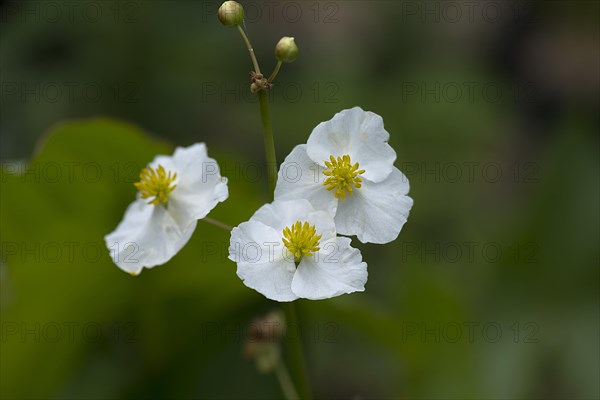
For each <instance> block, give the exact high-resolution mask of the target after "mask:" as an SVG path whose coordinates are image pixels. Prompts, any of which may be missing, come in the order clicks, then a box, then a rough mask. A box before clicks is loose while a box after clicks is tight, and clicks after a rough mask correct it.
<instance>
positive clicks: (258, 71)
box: [237, 25, 260, 74]
mask: <svg viewBox="0 0 600 400" xmlns="http://www.w3.org/2000/svg"><path fill="white" fill-rule="evenodd" d="M237 29H238V32H239V33H240V35H242V39H244V43H246V47H247V48H248V53H250V58H251V59H252V64H253V65H254V72H256V73H257V74H260V67H259V66H258V60H257V59H256V54H254V48H253V47H252V43H250V39H248V35H246V32H244V29H243V28H242V27H241V26H240V25H238V26H237Z"/></svg>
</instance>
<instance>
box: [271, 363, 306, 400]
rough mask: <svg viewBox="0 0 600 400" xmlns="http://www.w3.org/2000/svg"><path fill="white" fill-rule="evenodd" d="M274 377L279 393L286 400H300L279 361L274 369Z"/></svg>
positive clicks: (283, 365)
mask: <svg viewBox="0 0 600 400" xmlns="http://www.w3.org/2000/svg"><path fill="white" fill-rule="evenodd" d="M275 376H277V380H278V381H279V386H281V391H282V392H283V396H284V397H285V398H286V400H299V399H300V396H298V392H297V391H296V388H295V387H294V382H292V378H290V374H289V372H288V370H287V368H285V364H284V363H283V362H282V361H279V362H278V363H277V366H276V367H275Z"/></svg>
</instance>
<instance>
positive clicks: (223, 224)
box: [202, 217, 233, 232]
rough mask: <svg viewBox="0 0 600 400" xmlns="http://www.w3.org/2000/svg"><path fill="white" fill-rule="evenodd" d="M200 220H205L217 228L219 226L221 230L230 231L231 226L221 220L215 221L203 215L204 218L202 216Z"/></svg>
mask: <svg viewBox="0 0 600 400" xmlns="http://www.w3.org/2000/svg"><path fill="white" fill-rule="evenodd" d="M202 221H204V222H206V223H208V224H211V225H214V226H216V227H217V228H221V229H223V230H225V231H227V232H231V230H232V229H233V227H232V226H230V225H227V224H225V223H223V222H221V221H217V220H216V219H213V218H210V217H204V218H202Z"/></svg>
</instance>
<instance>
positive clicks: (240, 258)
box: [229, 220, 297, 301]
mask: <svg viewBox="0 0 600 400" xmlns="http://www.w3.org/2000/svg"><path fill="white" fill-rule="evenodd" d="M284 247H285V246H284V245H283V243H282V242H281V234H279V233H278V232H277V231H276V230H275V229H273V228H271V227H269V226H266V225H264V224H262V223H260V222H256V221H252V220H250V221H248V222H244V223H242V224H240V226H239V227H236V228H233V230H232V231H231V242H230V246H229V259H230V260H232V261H234V262H236V263H237V275H238V276H239V277H240V278H241V279H242V281H243V282H244V284H245V285H246V286H248V287H249V288H252V289H254V290H256V291H257V292H259V293H261V294H263V295H264V296H265V297H267V298H269V299H271V300H276V301H292V300H295V299H296V298H297V296H296V295H294V293H292V289H291V287H292V278H293V277H294V273H295V270H296V267H295V265H294V262H293V260H288V259H285V258H284V257H283V250H284Z"/></svg>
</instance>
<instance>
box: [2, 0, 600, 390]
mask: <svg viewBox="0 0 600 400" xmlns="http://www.w3.org/2000/svg"><path fill="white" fill-rule="evenodd" d="M242 4H243V5H245V7H246V11H247V21H246V26H247V31H248V33H249V35H250V37H251V39H252V41H253V44H254V47H255V49H256V52H257V54H258V57H259V60H260V62H261V66H262V69H263V70H265V71H267V72H270V71H271V69H272V68H273V66H274V64H275V60H274V57H273V48H274V45H275V43H276V42H277V41H278V39H279V38H280V37H281V36H294V37H295V38H296V41H297V43H298V45H299V47H300V50H301V56H300V58H299V59H298V60H297V61H296V62H295V63H293V64H291V65H285V66H284V68H283V69H282V71H281V73H280V75H279V77H278V78H277V81H276V83H277V84H276V86H275V87H274V88H273V90H272V93H271V100H272V102H271V104H272V106H271V113H272V117H273V123H274V127H275V134H276V147H277V153H278V157H279V159H280V160H283V158H284V157H285V155H287V154H288V153H289V151H290V150H291V149H292V148H293V147H294V146H295V145H297V144H300V143H304V142H306V139H307V138H308V135H309V134H310V132H311V130H312V128H314V127H315V126H316V125H317V124H318V123H319V122H322V121H325V120H328V119H330V118H331V117H332V116H333V115H334V114H335V113H336V112H338V111H340V110H342V109H345V108H350V107H353V106H356V105H359V106H361V107H362V108H364V109H366V110H371V111H374V112H376V113H378V114H380V115H382V116H383V118H384V121H385V125H386V129H387V130H388V131H389V132H390V134H391V139H390V144H391V145H392V146H393V147H394V148H395V150H396V151H397V153H398V160H397V163H396V166H398V167H399V168H401V169H402V170H403V171H404V172H405V174H406V175H407V176H408V178H409V179H410V183H411V196H412V197H413V198H414V201H415V204H414V207H413V210H412V212H411V215H410V218H409V220H408V223H407V224H406V226H405V227H404V229H403V231H402V232H401V234H400V237H399V238H398V240H396V241H395V242H393V243H391V244H388V245H384V246H376V245H363V244H360V243H358V242H356V241H355V243H354V245H355V246H357V247H359V248H360V249H361V250H362V253H363V256H364V258H365V260H366V261H367V262H368V264H369V281H368V284H367V289H366V292H364V293H360V294H353V295H347V296H342V297H339V298H335V299H330V300H325V301H316V302H311V301H298V302H297V307H298V312H299V316H300V319H301V323H302V325H301V329H300V330H299V331H298V332H293V334H288V335H287V336H286V338H285V341H291V340H298V338H300V339H299V340H301V341H302V343H303V345H304V349H305V353H306V359H307V364H308V371H309V375H310V380H311V383H312V387H313V390H314V393H315V396H316V397H318V398H339V399H361V398H410V399H412V398H423V399H424V398H427V399H442V398H443V399H448V398H457V399H458V398H460V399H463V398H474V399H475V398H477V399H496V398H503V399H516V398H519V399H520V398H561V399H563V398H569V399H583V398H586V399H591V398H598V396H599V395H600V393H599V392H600V390H599V358H600V353H599V341H598V337H599V283H600V279H599V270H598V265H599V253H598V243H599V214H598V210H599V207H598V205H599V200H600V199H599V176H598V173H599V163H598V149H599V143H598V124H599V117H598V109H599V107H598V106H599V104H598V92H599V78H598V71H599V67H600V65H599V50H598V49H599V47H600V46H599V44H600V43H599V27H598V25H599V23H598V22H599V21H598V15H599V6H598V2H596V1H580V2H577V1H528V2H520V1H518V2H513V1H497V2H494V1H471V2H443V1H318V2H317V1H296V2H293V1H290V2H288V1H282V2H256V1H253V2H242ZM218 6H219V3H218V2H213V1H178V0H174V1H159V0H148V1H88V2H85V1H84V2H77V1H70V2H66V1H65V2H63V1H4V2H2V5H1V6H0V17H1V18H2V22H1V24H0V33H1V37H0V50H1V61H0V73H1V77H0V78H1V110H0V112H1V115H0V135H1V146H0V159H1V161H2V181H1V185H2V186H1V214H0V215H1V218H2V220H1V229H0V232H1V236H2V237H1V241H2V248H1V255H2V259H1V264H0V288H1V321H2V340H1V354H0V360H1V363H0V367H1V370H0V394H1V397H2V398H6V399H8V398H55V399H67V398H73V399H75V398H76V399H84V398H90V399H91V398H98V399H99V398H102V399H107V398H147V397H153V398H211V399H212V398H215V399H219V398H220V399H229V398H240V399H241V398H257V399H258V398H261V399H262V398H279V397H281V396H282V394H281V392H280V389H279V387H278V384H277V381H276V379H275V377H274V376H273V375H271V374H261V373H259V372H258V371H257V370H256V368H255V366H254V364H253V362H252V360H249V359H247V358H245V357H244V356H243V347H244V343H245V341H246V340H247V339H248V331H247V329H246V325H247V324H248V323H249V322H251V321H252V320H253V319H254V318H256V317H258V316H261V315H263V314H264V313H267V312H269V311H271V310H276V309H278V307H279V305H278V304H276V303H274V302H271V301H268V300H267V299H265V298H263V297H262V296H261V295H260V294H258V293H256V292H254V291H252V290H250V289H247V288H246V287H245V286H244V285H243V284H242V282H241V281H240V280H239V279H238V278H237V276H236V275H235V265H234V264H233V263H232V262H231V261H229V260H227V258H226V250H227V245H228V234H227V233H226V232H224V231H221V230H218V229H217V228H215V227H213V226H211V225H208V224H202V223H200V224H199V226H198V228H197V230H196V232H195V234H194V236H193V238H192V240H191V242H190V243H189V244H188V245H187V246H186V247H185V248H184V249H183V251H181V253H179V254H178V255H177V256H176V257H175V258H174V259H173V260H172V261H171V262H169V263H168V264H167V265H164V266H161V267H157V268H155V269H152V270H146V271H144V272H143V273H142V274H141V275H140V276H139V277H136V278H132V277H130V276H128V275H127V274H125V273H123V272H122V271H120V270H119V269H118V268H117V267H116V266H114V265H113V264H112V262H111V260H110V258H109V255H108V250H107V249H106V248H105V246H104V242H103V236H104V235H105V234H106V233H108V232H110V231H111V230H112V229H113V228H114V227H115V226H116V225H117V223H118V222H119V221H120V219H121V217H122V214H123V212H124V210H125V208H126V206H127V204H128V203H129V202H130V201H132V199H133V198H134V196H135V188H134V187H133V185H132V183H133V182H135V181H136V179H137V174H138V173H139V170H140V169H141V168H142V167H143V166H144V165H145V163H147V162H149V161H150V160H152V158H153V157H154V155H156V154H158V153H167V154H168V153H170V152H171V151H172V149H173V148H174V147H175V146H177V145H181V146H182V145H189V144H192V143H194V142H197V141H203V142H206V143H207V145H208V147H209V152H210V154H211V155H212V156H213V157H215V158H216V159H217V160H218V161H219V163H220V165H221V168H222V173H223V175H225V176H227V177H228V178H229V182H230V184H229V187H230V198H229V200H228V201H227V202H225V203H223V204H220V205H219V206H217V208H216V209H215V210H214V211H213V213H212V214H211V216H213V217H214V218H217V219H220V220H222V221H224V222H226V223H229V224H231V225H237V224H238V223H240V222H243V221H245V220H247V219H248V218H249V217H250V216H251V215H252V213H253V212H254V211H255V210H256V209H257V208H258V207H259V206H260V205H261V204H263V203H264V202H265V201H267V199H268V194H267V192H266V190H267V185H266V175H265V172H264V169H263V166H264V161H263V150H262V136H261V135H262V134H261V125H260V119H259V114H258V104H257V101H256V99H255V98H254V97H253V96H252V95H251V94H250V92H249V88H248V85H249V81H248V73H249V71H250V69H251V64H250V61H249V58H248V55H247V53H246V50H245V48H244V46H243V43H242V41H241V39H240V37H239V35H238V34H237V32H236V31H235V30H234V29H228V28H225V27H223V26H221V25H220V24H219V22H218V21H217V19H216V10H217V8H218ZM284 347H285V346H284ZM284 355H286V354H285V353H284Z"/></svg>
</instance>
